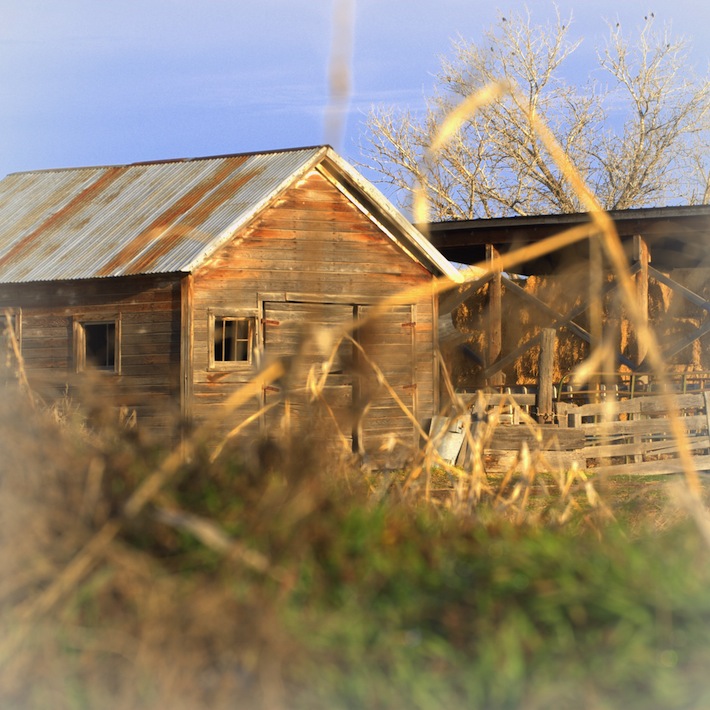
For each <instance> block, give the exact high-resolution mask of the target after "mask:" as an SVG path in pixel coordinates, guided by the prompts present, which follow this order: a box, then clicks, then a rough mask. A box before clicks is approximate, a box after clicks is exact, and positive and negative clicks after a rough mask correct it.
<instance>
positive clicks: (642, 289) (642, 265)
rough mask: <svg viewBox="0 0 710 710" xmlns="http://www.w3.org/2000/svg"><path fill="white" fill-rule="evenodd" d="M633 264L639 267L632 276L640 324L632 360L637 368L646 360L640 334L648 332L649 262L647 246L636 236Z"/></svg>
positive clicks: (644, 343) (646, 346)
mask: <svg viewBox="0 0 710 710" xmlns="http://www.w3.org/2000/svg"><path fill="white" fill-rule="evenodd" d="M634 262H635V263H637V264H638V265H639V270H638V273H637V274H636V275H635V276H634V285H635V287H636V303H637V305H638V312H639V318H640V319H641V322H640V323H637V324H635V326H636V347H635V348H634V353H633V356H632V358H633V360H634V361H635V363H636V365H637V366H638V365H640V364H641V363H642V362H643V361H644V360H645V359H646V355H647V353H648V342H647V340H646V338H645V336H642V333H644V332H646V331H647V330H648V269H649V267H648V265H649V263H650V262H651V253H650V251H649V249H648V245H647V244H646V242H645V241H644V240H643V239H642V237H641V236H640V235H638V234H637V235H636V236H635V237H634Z"/></svg>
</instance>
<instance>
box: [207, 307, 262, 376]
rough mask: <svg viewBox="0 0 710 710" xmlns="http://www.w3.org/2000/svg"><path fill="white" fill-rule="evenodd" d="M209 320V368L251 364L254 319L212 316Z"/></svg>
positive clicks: (254, 328)
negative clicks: (210, 344)
mask: <svg viewBox="0 0 710 710" xmlns="http://www.w3.org/2000/svg"><path fill="white" fill-rule="evenodd" d="M210 320H211V323H210V325H211V343H212V347H211V349H210V366H211V367H216V368H219V367H229V366H232V365H238V364H240V363H241V364H251V362H252V359H253V355H254V338H255V332H256V318H251V317H248V318H244V317H237V316H224V315H213V316H212V317H211V319H210Z"/></svg>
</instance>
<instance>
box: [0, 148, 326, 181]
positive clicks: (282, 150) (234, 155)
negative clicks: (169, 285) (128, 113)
mask: <svg viewBox="0 0 710 710" xmlns="http://www.w3.org/2000/svg"><path fill="white" fill-rule="evenodd" d="M328 148H330V145H328V144H327V143H321V144H315V145H306V146H299V147H296V148H275V149H272V150H252V151H244V152H242V153H224V154H222V155H201V156H195V157H192V158H162V159H160V158H159V159H156V160H139V161H136V162H133V163H115V164H105V165H77V166H74V167H71V166H69V167H61V168H38V169H36V170H16V171H15V172H12V173H8V175H7V177H10V175H39V174H43V173H63V172H77V171H80V170H110V169H113V168H132V167H140V166H147V165H170V164H172V163H193V162H198V161H201V160H225V159H228V158H245V157H251V156H257V155H274V154H276V153H298V152H305V151H309V150H321V149H328Z"/></svg>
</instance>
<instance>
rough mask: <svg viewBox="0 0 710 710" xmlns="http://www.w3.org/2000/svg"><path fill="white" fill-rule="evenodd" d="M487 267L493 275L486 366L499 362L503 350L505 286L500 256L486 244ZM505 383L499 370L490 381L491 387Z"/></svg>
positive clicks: (490, 286)
mask: <svg viewBox="0 0 710 710" xmlns="http://www.w3.org/2000/svg"><path fill="white" fill-rule="evenodd" d="M486 267H487V270H488V271H490V273H491V274H492V278H491V280H490V281H489V283H488V344H487V358H486V366H487V369H490V367H491V365H493V363H495V362H496V360H498V358H499V357H500V354H501V350H502V348H503V303H502V300H503V285H502V283H503V282H502V274H501V269H500V254H499V253H498V251H497V250H496V248H495V247H494V246H493V245H492V244H486ZM504 382H505V375H504V374H503V372H501V371H500V370H498V371H497V372H495V373H494V374H492V375H491V377H490V378H489V379H488V383H487V384H489V385H491V386H493V387H498V386H500V385H503V384H504Z"/></svg>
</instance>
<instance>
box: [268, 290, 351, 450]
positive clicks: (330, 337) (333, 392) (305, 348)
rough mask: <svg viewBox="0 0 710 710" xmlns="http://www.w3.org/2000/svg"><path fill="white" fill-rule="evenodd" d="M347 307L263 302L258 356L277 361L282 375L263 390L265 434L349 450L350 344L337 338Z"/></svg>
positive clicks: (346, 319)
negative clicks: (281, 365) (310, 438)
mask: <svg viewBox="0 0 710 710" xmlns="http://www.w3.org/2000/svg"><path fill="white" fill-rule="evenodd" d="M353 314H354V308H353V306H352V305H348V304H334V303H294V302H283V301H266V302H265V303H264V313H263V321H262V332H263V338H264V355H265V357H266V358H267V359H270V358H281V359H282V360H283V361H284V362H285V363H286V366H287V367H286V369H287V374H286V375H285V377H284V378H282V380H281V381H280V382H279V383H277V385H276V386H270V387H267V388H266V390H265V392H264V402H265V404H266V405H267V406H268V405H269V404H271V403H275V402H277V403H278V404H277V405H276V406H275V407H274V408H273V409H271V410H269V411H268V412H267V415H266V418H265V421H266V427H267V431H268V430H269V429H271V430H277V431H279V432H280V433H283V432H284V431H286V432H287V433H291V434H296V435H298V434H299V433H308V434H309V435H313V436H314V437H316V438H317V439H323V440H324V441H328V442H329V443H330V442H334V443H336V444H337V445H340V446H342V447H343V448H344V449H347V450H352V432H353V421H352V409H353V368H352V363H353V345H352V341H350V340H349V339H347V338H343V337H341V336H340V335H338V333H339V331H340V330H341V329H342V327H343V326H344V325H347V324H349V323H351V322H352V319H353Z"/></svg>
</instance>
